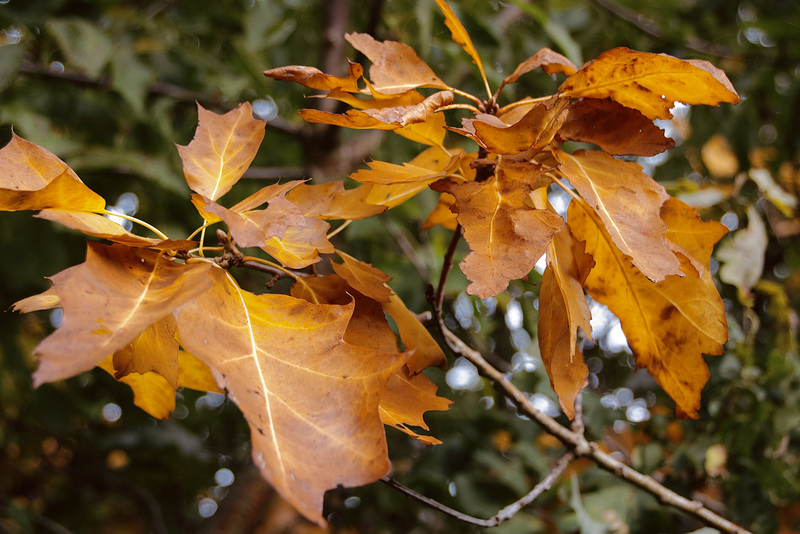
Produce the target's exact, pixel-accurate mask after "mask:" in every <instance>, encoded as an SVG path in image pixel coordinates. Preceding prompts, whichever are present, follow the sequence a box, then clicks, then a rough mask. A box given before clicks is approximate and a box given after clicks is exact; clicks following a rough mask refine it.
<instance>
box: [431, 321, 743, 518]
mask: <svg viewBox="0 0 800 534" xmlns="http://www.w3.org/2000/svg"><path fill="white" fill-rule="evenodd" d="M436 319H437V320H438V323H439V327H440V328H441V330H442V333H443V334H444V336H445V339H446V341H447V343H448V345H449V346H450V348H451V349H453V351H454V352H455V353H457V354H458V355H459V356H463V357H464V358H466V359H468V360H469V361H471V362H472V363H473V364H474V365H475V366H476V367H477V368H478V370H479V371H480V373H481V374H482V375H483V376H485V377H487V378H488V379H489V380H491V381H493V382H494V384H495V386H496V387H498V388H499V389H500V390H502V392H503V394H504V395H505V396H506V397H507V398H509V399H510V400H511V401H512V402H513V403H514V404H515V405H516V406H517V408H518V409H519V410H520V411H521V412H524V413H525V415H527V416H529V417H530V418H531V419H533V420H534V421H536V422H537V423H538V424H539V425H540V426H542V427H543V428H544V429H545V431H546V432H548V433H549V434H551V435H553V436H554V437H556V438H557V439H558V440H559V441H561V443H562V444H563V445H564V446H565V447H567V449H569V450H570V451H572V452H573V453H574V454H575V456H577V457H584V458H589V459H591V460H592V461H594V462H595V463H596V464H597V465H598V466H599V467H600V468H602V469H604V470H606V471H608V472H610V473H612V474H614V475H615V476H617V477H619V478H621V479H623V480H625V481H627V482H630V483H631V484H633V485H634V486H638V487H639V488H641V489H643V490H645V491H647V492H649V493H651V494H652V495H654V496H655V497H656V498H657V499H658V500H659V501H660V502H661V503H663V504H666V505H668V506H672V507H673V508H677V509H678V510H682V511H684V512H686V513H687V514H689V515H692V516H694V517H696V518H698V519H700V520H702V521H703V522H705V523H706V524H708V525H709V526H712V527H715V528H717V529H719V530H721V531H723V532H729V533H731V534H752V533H751V532H750V531H748V530H746V529H744V528H742V527H740V526H738V525H736V524H734V523H732V522H731V521H728V520H727V519H725V518H724V517H721V516H720V515H718V514H716V513H714V512H713V511H712V510H709V509H708V508H706V507H705V506H703V503H701V502H699V501H694V500H690V499H687V498H685V497H682V496H681V495H678V494H677V493H675V492H674V491H672V490H670V489H669V488H667V487H665V486H663V485H661V484H659V483H658V482H657V481H656V480H655V479H653V478H652V477H649V476H647V475H644V474H642V473H640V472H638V471H636V470H635V469H633V468H631V467H629V466H627V465H625V464H623V463H622V462H620V461H618V460H616V459H615V458H613V457H612V456H610V455H609V454H606V453H605V452H603V451H601V450H600V449H599V448H598V446H597V444H595V443H589V442H588V441H587V440H586V438H585V437H584V436H583V434H580V433H576V432H573V431H571V430H569V429H567V428H565V427H563V426H561V425H560V424H559V423H558V422H556V420H555V419H553V418H552V417H549V416H548V415H546V414H545V413H543V412H542V411H541V410H539V409H538V408H536V407H535V406H534V405H533V403H531V401H530V399H529V398H528V396H527V395H526V394H525V393H523V392H522V391H520V390H519V389H518V388H517V387H516V386H515V385H514V384H512V383H511V380H510V379H509V378H507V377H506V375H504V374H503V373H501V372H500V371H498V370H497V369H495V368H494V367H493V366H492V365H491V364H489V363H488V362H487V361H486V359H484V357H483V355H481V354H480V353H479V352H477V351H475V350H473V349H472V348H470V347H468V346H467V345H466V344H465V343H464V342H463V341H462V340H461V339H460V338H459V337H458V336H456V335H455V334H453V333H452V332H450V330H448V329H447V328H446V327H445V325H444V322H443V321H442V318H441V315H439V316H438V317H437V318H436Z"/></svg>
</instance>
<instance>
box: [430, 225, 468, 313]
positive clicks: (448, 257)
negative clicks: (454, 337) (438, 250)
mask: <svg viewBox="0 0 800 534" xmlns="http://www.w3.org/2000/svg"><path fill="white" fill-rule="evenodd" d="M463 232H464V229H463V228H462V227H461V225H460V224H459V225H457V226H456V229H455V231H454V232H453V238H452V239H451V240H450V246H449V247H448V248H447V253H446V254H445V255H444V259H443V263H442V273H441V274H440V275H439V287H438V289H437V290H436V298H435V299H434V301H433V302H432V303H431V304H433V310H434V314H435V315H436V316H437V317H441V316H442V305H443V304H444V286H445V284H447V277H448V275H449V274H450V271H451V270H452V268H453V256H455V254H456V248H457V247H458V242H459V241H460V240H461V234H462V233H463Z"/></svg>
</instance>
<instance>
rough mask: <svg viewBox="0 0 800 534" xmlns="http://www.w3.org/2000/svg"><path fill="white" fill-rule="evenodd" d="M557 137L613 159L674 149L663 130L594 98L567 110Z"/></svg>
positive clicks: (629, 110)
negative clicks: (595, 148)
mask: <svg viewBox="0 0 800 534" xmlns="http://www.w3.org/2000/svg"><path fill="white" fill-rule="evenodd" d="M558 137H559V138H560V139H561V140H562V141H579V142H585V143H593V144H595V145H597V146H598V147H600V148H601V149H602V150H603V151H605V152H607V153H609V154H611V155H614V156H618V155H625V154H635V155H637V156H655V155H656V154H660V153H661V152H664V151H665V150H668V149H670V148H673V147H674V146H675V141H673V140H672V139H670V138H669V137H666V136H665V135H664V130H662V129H661V128H659V127H658V126H656V125H655V124H653V121H651V120H650V119H648V118H647V117H645V116H644V115H642V114H641V113H640V112H638V111H636V110H635V109H630V108H626V107H625V106H623V105H621V104H618V103H616V102H614V101H613V100H598V99H596V98H584V99H583V100H580V101H578V102H574V103H573V104H572V105H571V106H570V107H569V111H568V114H567V118H566V121H564V124H563V125H562V126H561V129H560V130H559V131H558Z"/></svg>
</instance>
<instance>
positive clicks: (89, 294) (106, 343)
mask: <svg viewBox="0 0 800 534" xmlns="http://www.w3.org/2000/svg"><path fill="white" fill-rule="evenodd" d="M87 245H88V249H87V253H86V262H85V263H82V264H80V265H76V266H74V267H70V268H69V269H66V270H64V271H61V272H60V273H58V274H56V275H55V276H53V277H52V278H51V280H52V281H53V287H51V288H50V289H49V290H48V291H46V292H45V293H43V295H50V296H52V295H55V296H57V297H58V298H59V299H60V306H61V307H62V308H63V310H64V319H63V324H62V325H61V327H59V328H58V329H57V330H56V331H55V332H53V333H52V334H50V335H49V336H48V337H46V338H45V339H44V340H43V341H42V342H41V343H39V345H38V346H37V347H36V353H37V354H38V356H39V368H38V369H37V370H36V373H35V374H34V385H36V386H39V385H41V384H43V383H44V382H52V381H55V380H61V379H64V378H68V377H71V376H74V375H76V374H78V373H81V372H83V371H88V370H89V369H91V368H92V367H94V366H95V365H97V364H98V363H99V362H101V361H102V360H103V359H104V358H105V357H106V356H108V355H109V354H113V353H114V352H116V351H118V350H120V349H122V348H124V347H125V346H126V345H128V344H129V343H131V342H132V341H133V340H134V339H136V338H137V336H139V334H141V333H142V332H143V331H144V330H145V329H147V328H148V327H149V326H150V325H152V324H153V323H155V322H157V321H159V320H160V319H162V318H164V317H165V316H167V315H169V314H170V313H171V312H172V310H174V309H175V308H176V307H178V306H180V305H181V304H183V303H184V302H186V301H188V300H190V299H192V298H194V297H195V296H196V295H198V294H199V293H201V292H203V291H205V290H206V289H208V287H210V285H211V280H210V279H209V278H208V273H209V272H210V270H211V269H212V268H213V266H211V265H209V264H198V263H195V264H180V263H175V262H173V261H171V260H168V259H166V258H164V257H162V256H161V255H160V254H158V253H155V252H152V251H149V250H146V249H141V248H128V247H125V246H123V245H111V246H105V245H101V244H98V243H93V242H90V243H88V244H87ZM26 302H30V301H29V300H28V299H26V300H24V301H21V302H20V304H23V303H26ZM20 309H21V310H26V307H24V306H20Z"/></svg>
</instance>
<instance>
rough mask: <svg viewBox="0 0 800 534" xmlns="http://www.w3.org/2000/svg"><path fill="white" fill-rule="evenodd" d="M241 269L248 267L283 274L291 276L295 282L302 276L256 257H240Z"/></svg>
mask: <svg viewBox="0 0 800 534" xmlns="http://www.w3.org/2000/svg"><path fill="white" fill-rule="evenodd" d="M242 267H248V268H250V269H255V270H258V271H262V272H268V273H272V274H285V275H287V276H291V277H292V278H294V279H295V280H299V279H300V278H302V276H303V275H302V274H300V273H297V272H294V271H291V270H289V269H286V268H285V267H283V266H281V265H278V264H277V263H274V262H271V261H269V260H265V259H264V258H259V257H257V256H242Z"/></svg>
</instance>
